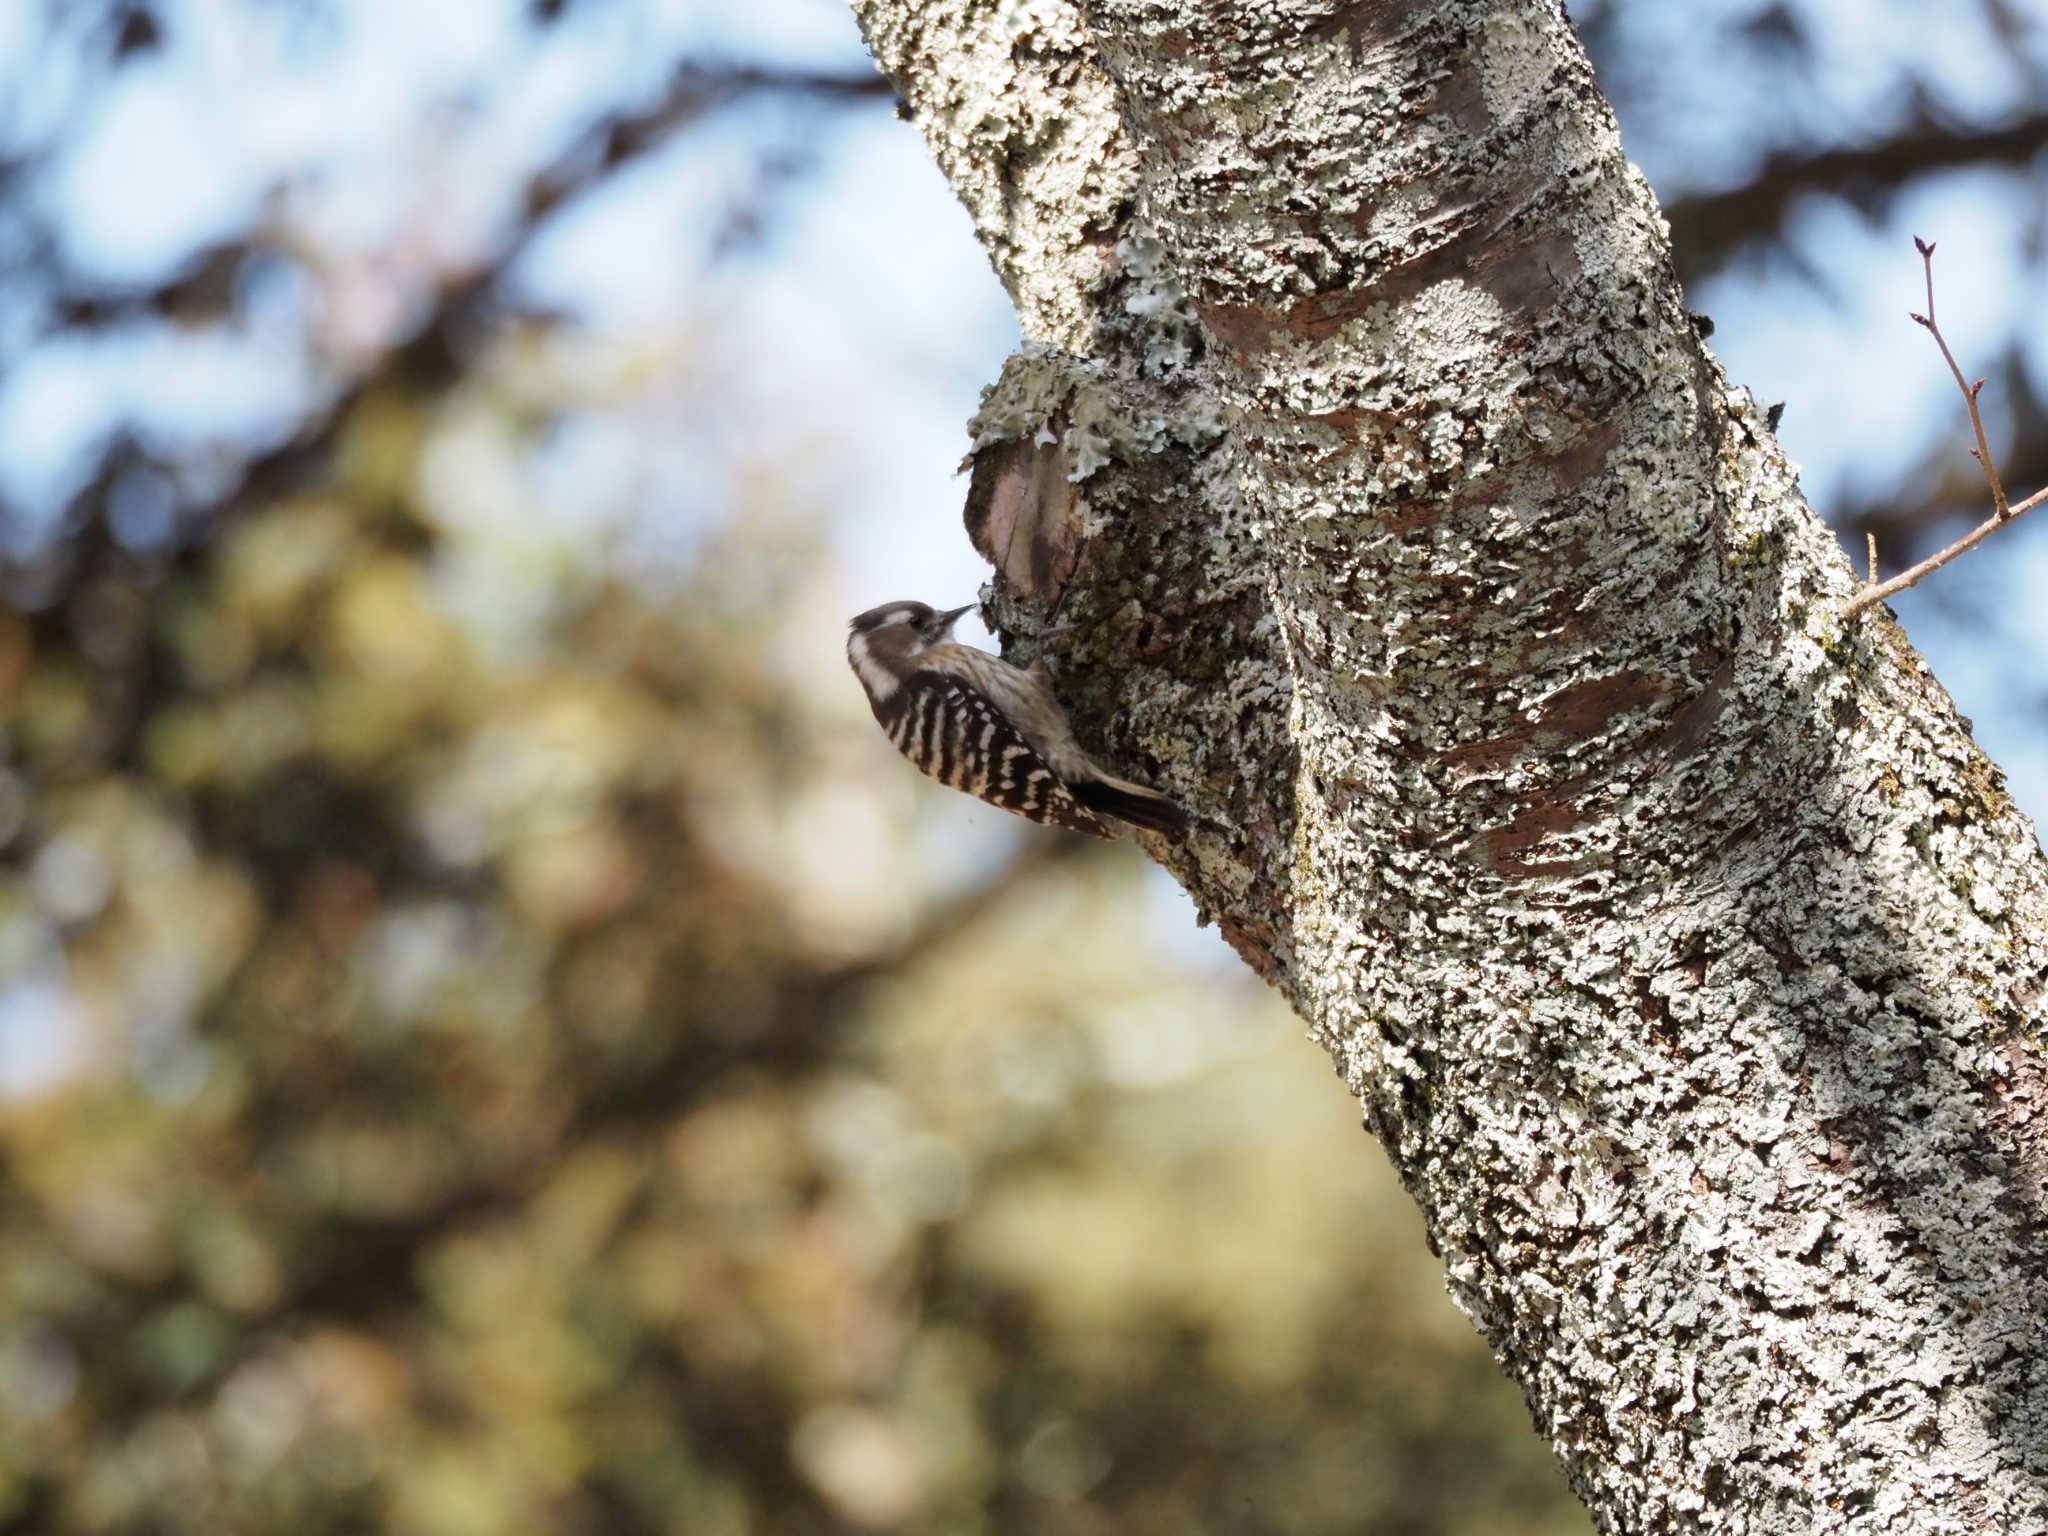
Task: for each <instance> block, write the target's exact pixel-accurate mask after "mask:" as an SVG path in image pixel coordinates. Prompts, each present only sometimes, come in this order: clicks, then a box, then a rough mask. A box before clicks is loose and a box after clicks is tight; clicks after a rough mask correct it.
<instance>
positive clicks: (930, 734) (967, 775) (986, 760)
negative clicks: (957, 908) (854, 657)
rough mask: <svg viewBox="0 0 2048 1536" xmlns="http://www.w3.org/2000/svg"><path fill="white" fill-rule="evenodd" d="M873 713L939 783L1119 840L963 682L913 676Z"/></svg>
mask: <svg viewBox="0 0 2048 1536" xmlns="http://www.w3.org/2000/svg"><path fill="white" fill-rule="evenodd" d="M875 715H876V718H877V719H878V720H880V722H881V725H882V729H883V730H884V731H885V732H886V733H887V734H888V737H889V739H890V740H891V741H893V742H894V743H896V749H897V750H898V751H899V752H901V753H902V754H903V755H904V756H905V757H907V758H909V759H910V760H911V761H912V762H913V763H915V764H916V765H917V766H918V767H919V768H920V769H922V770H923V771H924V772H926V773H928V774H930V775H931V776H932V777H933V778H935V779H937V780H938V781H939V782H940V783H941V784H944V785H947V786H948V787H950V788H953V789H957V790H960V791H962V792H963V793H965V794H970V795H972V796H974V797H975V798H976V799H977V800H986V801H987V802H988V803H989V804H990V805H994V806H1000V807H1001V808H1002V809H1003V810H1006V811H1014V812H1016V813H1017V814H1018V815H1019V816H1028V817H1030V818H1031V820H1033V821H1037V822H1043V823H1045V824H1046V825H1048V826H1055V827H1066V828H1068V829H1070V830H1072V831H1075V832H1087V833H1090V834H1092V835H1093V836H1095V837H1114V836H1116V833H1115V831H1114V830H1113V829H1112V828H1111V827H1110V826H1109V825H1108V824H1107V823H1106V822H1104V821H1103V820H1102V818H1101V817H1099V816H1097V815H1096V814H1095V813H1094V812H1092V811H1090V810H1089V809H1088V808H1087V807H1086V806H1084V805H1082V804H1081V803H1080V802H1079V801H1078V800H1076V799H1075V798H1074V797H1073V795H1072V794H1070V793H1068V790H1067V786H1066V785H1065V784H1063V783H1061V782H1060V778H1059V775H1057V774H1055V773H1054V772H1053V771H1052V769H1050V768H1049V767H1047V766H1046V764H1045V760H1044V759H1043V758H1041V757H1040V756H1039V755H1038V753H1037V752H1035V751H1034V750H1032V747H1031V743H1029V742H1028V741H1026V740H1025V739H1024V737H1023V736H1022V735H1021V734H1020V733H1019V732H1018V730H1017V728H1016V727H1015V726H1013V725H1011V724H1010V722H1009V721H1008V720H1006V719H1005V718H1004V717H1003V715H1002V712H1001V711H1000V710H998V709H997V708H996V707H995V706H994V705H993V704H991V703H990V702H989V701H988V700H987V699H986V698H985V697H983V696H982V695H981V694H980V693H978V692H976V691H975V690H974V689H972V688H969V687H967V686H966V685H965V684H963V683H962V682H961V681H960V680H959V679H958V678H955V677H951V676H948V675H947V674H946V673H944V672H935V671H929V670H925V671H918V672H913V673H911V674H910V676H909V677H908V678H906V679H905V680H904V683H903V686H902V687H900V688H898V689H897V690H896V691H895V693H894V694H892V695H891V696H890V698H889V700H888V702H887V703H886V704H883V705H881V706H878V707H877V708H876V710H875Z"/></svg>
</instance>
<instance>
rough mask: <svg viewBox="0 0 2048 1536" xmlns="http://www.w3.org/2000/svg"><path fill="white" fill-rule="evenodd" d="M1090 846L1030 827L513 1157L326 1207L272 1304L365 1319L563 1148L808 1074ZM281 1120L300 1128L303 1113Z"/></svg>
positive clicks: (525, 1187)
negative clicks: (1015, 847) (341, 1211)
mask: <svg viewBox="0 0 2048 1536" xmlns="http://www.w3.org/2000/svg"><path fill="white" fill-rule="evenodd" d="M1094 851H1095V846H1094V845H1093V844H1092V843H1085V842H1083V840H1082V839H1080V838H1069V837H1039V838H1032V839H1030V840H1028V841H1027V842H1026V843H1025V844H1024V845H1023V846H1022V847H1021V848H1020V849H1019V851H1018V853H1017V854H1016V856H1015V857H1014V858H1012V859H1010V860H1009V861H1007V862H1006V863H1005V864H1003V865H1002V866H1001V867H1000V868H999V869H997V870H996V871H994V872H993V873H992V874H990V875H989V876H988V877H987V878H985V879H983V880H982V881H981V882H979V883H978V884H977V885H975V886H974V887H972V888H971V889H970V890H968V891H965V892H963V893H961V894H960V895H958V896H956V897H954V898H952V899H951V900H948V901H944V902H940V903H938V904H937V905H935V906H934V907H933V909H932V910H931V911H930V912H928V913H927V914H926V916H925V918H924V920H923V921H922V922H920V923H919V924H918V925H917V927H916V928H915V929H914V930H912V932H911V933H910V934H909V935H908V936H907V937H905V938H904V939H903V940H902V942H901V943H899V944H897V945H896V946H894V947H893V948H891V949H889V950H886V951H884V952H882V953H879V954H875V955H869V956H865V957H863V958H861V959H858V960H855V961H852V962H850V963H849V964H847V965H844V966H841V967H837V968H834V969H830V970H824V971H814V972H809V973H806V972H803V971H802V970H801V969H798V968H792V969H790V970H788V971H785V972H782V973H780V974H779V975H778V977H777V980H778V982H779V983H780V985H779V986H778V989H777V993H776V997H775V1001H774V1005H773V1006H772V1007H771V1008H770V1009H767V1010H765V1012H764V1018H763V1020H762V1022H761V1024H760V1027H758V1028H756V1029H753V1030H750V1031H749V1032H748V1033H747V1034H746V1036H745V1037H744V1038H741V1039H736V1040H725V1039H712V1038H709V1037H707V1036H706V1035H705V1034H704V1033H703V1032H702V1031H691V1030H688V1029H685V1030H681V1031H678V1032H676V1033H675V1034H674V1036H673V1037H672V1039H673V1048H672V1050H671V1052H670V1055H669V1056H668V1058H667V1059H666V1060H665V1061H659V1062H656V1063H654V1064H653V1065H652V1066H650V1067H648V1068H646V1069H644V1070H640V1071H636V1072H634V1073H632V1074H630V1075H629V1076H624V1077H620V1078H616V1079H614V1080H612V1082H611V1083H609V1084H607V1085H605V1086H603V1087H601V1088H600V1089H599V1090H598V1091H596V1092H594V1093H590V1094H588V1095H587V1096H586V1097H584V1098H582V1099H581V1100H580V1102H578V1103H576V1104H574V1105H573V1106H572V1107H571V1108H570V1109H569V1111H568V1113H566V1114H564V1115H563V1116H561V1117H560V1119H559V1121H558V1122H556V1123H554V1124H551V1125H549V1126H548V1127H547V1128H546V1129H545V1130H539V1129H536V1131H535V1134H534V1135H533V1137H532V1139H531V1140H530V1141H529V1142H527V1143H526V1144H525V1145H524V1146H523V1147H522V1148H521V1157H520V1160H519V1162H518V1163H517V1164H516V1165H515V1166H513V1167H510V1168H500V1169H498V1170H495V1171H494V1172H493V1173H492V1174H490V1175H489V1176H488V1177H485V1178H481V1179H477V1180H474V1181H471V1182H468V1183H465V1184H462V1185H460V1186H458V1187H457V1188H454V1189H452V1190H449V1191H447V1192H446V1193H444V1194H443V1195H442V1196H441V1197H440V1198H438V1199H437V1200H435V1201H433V1202H432V1203H431V1204H430V1205H428V1206H426V1207H425V1208H423V1209H421V1210H419V1211H416V1212H413V1213H411V1214H409V1215H407V1216H403V1217H399V1218H395V1219H385V1220H379V1221H359V1222H353V1223H347V1222H343V1221H341V1220H340V1219H339V1218H334V1217H330V1218H329V1221H330V1232H329V1235H330V1236H331V1237H333V1239H334V1240H333V1241H332V1242H331V1243H328V1244H327V1245H326V1246H325V1247H324V1248H323V1250H322V1251H321V1252H320V1253H318V1254H317V1255H308V1256H305V1257H306V1260H307V1262H306V1266H305V1269H304V1270H303V1271H302V1274H301V1278H300V1282H299V1284H298V1286H297V1288H296V1289H295V1290H293V1291H291V1292H290V1293H289V1294H287V1295H285V1296H283V1297H281V1298H280V1299H279V1301H278V1303H277V1308H276V1310H277V1311H279V1312H280V1313H290V1314H292V1315H293V1316H295V1317H300V1318H303V1317H305V1316H307V1315H309V1314H319V1315H322V1316H327V1317H331V1318H340V1319H368V1318H372V1317H375V1316H377V1315H378V1314H380V1313H383V1312H386V1311H391V1310H396V1309H400V1308H403V1307H406V1306H409V1305H411V1304H412V1302H413V1301H414V1299H415V1297H414V1294H413V1287H414V1279H415V1276H414V1270H415V1266H416V1263H417V1260H418V1258H419V1256H420V1255H421V1254H422V1253H424V1252H426V1251H427V1250H428V1249H430V1248H432V1247H434V1246H435V1245H437V1244H440V1243H443V1242H445V1241H446V1240H447V1239H448V1238H449V1237H450V1236H451V1235H452V1234H453V1233H455V1232H456V1231H459V1230H460V1229H461V1228H463V1227H465V1226H468V1227H474V1226H480V1225H486V1224H488V1223H490V1222H492V1221H495V1220H499V1219H501V1218H504V1217H506V1216H508V1215H511V1214H513V1213H515V1212H516V1211H518V1210H519V1209H520V1208H521V1207H523V1206H524V1204H525V1203H526V1202H527V1201H529V1200H531V1199H532V1198H533V1197H534V1196H535V1195H537V1194H538V1193H539V1192H540V1189H541V1187H542V1185H543V1183H544V1181H545V1180H546V1178H547V1177H548V1175H550V1174H551V1173H553V1172H554V1171H556V1170H557V1169H559V1168H560V1167H561V1165H562V1161H563V1155H564V1149H565V1148H569V1147H574V1146H588V1145H591V1144H593V1143H595V1142H598V1141H601V1140H603V1139H604V1138H606V1137H620V1136H627V1137H630V1136H633V1135H637V1134H640V1133H642V1132H648V1133H652V1132H655V1131H657V1130H658V1129H659V1128H660V1127H662V1126H665V1125H668V1124H671V1123H673V1122H674V1121H675V1120H676V1118H677V1117H678V1116H680V1115H683V1114H685V1113H687V1112H688V1111H689V1110H690V1109H692V1108H693V1107H695V1106H696V1105H697V1104H698V1103H699V1102H701V1101H702V1100H703V1099H704V1098H705V1097H706V1096H707V1095H709V1094H711V1093H713V1092H715V1091H716V1090H717V1089H719V1088H721V1087H724V1086H727V1085H730V1084H731V1083H734V1082H736V1081H747V1080H749V1079H750V1078H754V1077H768V1078H772V1079H773V1080H775V1081H777V1082H780V1083H783V1084H795V1083H800V1082H802V1081H804V1080H805V1079H806V1078H807V1077H809V1076H811V1075H812V1074H814V1073H816V1072H817V1071H819V1070H820V1069H822V1068H823V1067H824V1066H825V1065H826V1064H827V1063H828V1062H829V1061H831V1060H832V1059H833V1058H834V1057H835V1056H836V1055H837V1054H838V1053H839V1052H840V1050H841V1048H842V1046H843V1044H844V1039H843V1036H842V1035H841V1033H840V1031H839V1029H838V1027H837V1026H838V1025H839V1024H840V1022H841V1021H843V1020H844V1019H846V1018H848V1017H850V1016H851V1013H852V1010H850V1009H848V1008H847V1007H845V1006H844V1005H845V1004H846V1003H847V1002H848V1001H849V1000H850V999H851V998H852V996H853V995H854V994H855V993H856V992H858V991H859V990H860V989H861V988H862V987H865V986H868V985H870V984H871V983H873V982H875V981H878V980H880V979H882V978H884V977H887V976H892V975H902V974H905V973H907V972H910V971H912V970H914V969H915V968H916V967H917V966H919V965H921V964H923V963H924V962H926V961H927V960H929V959H931V958H932V957H933V956H935V955H938V954H940V953H941V952H943V951H944V950H945V949H946V948H947V947H948V946H949V945H951V944H953V943H954V942H955V941H956V940H958V939H959V938H960V937H961V936H962V935H963V934H965V933H966V932H967V931H968V930H970V929H972V928H973V927H974V925H975V924H977V923H979V922H981V921H983V920H984V919H986V918H987V917H988V916H989V915H990V914H991V913H993V912H995V911H997V910H998V909H1000V908H1001V907H1002V906H1003V905H1004V904H1005V903H1007V902H1010V901H1013V900H1015V899H1016V898H1017V895H1018V891H1019V888H1020V887H1021V886H1023V885H1025V884H1027V883H1028V882H1030V881H1032V880H1034V879H1036V878H1037V877H1038V876H1040V875H1042V874H1044V873H1046V872H1047V871H1051V870H1057V869H1059V868H1061V867H1063V866H1065V865H1067V864H1069V863H1071V862H1072V861H1073V860H1075V859H1077V858H1081V857H1086V856H1087V855H1089V854H1090V853H1092V852H1094ZM286 1119H287V1122H288V1123H290V1124H291V1125H292V1127H293V1128H294V1129H296V1128H298V1127H299V1126H301V1125H302V1124H303V1122H302V1121H299V1120H297V1119H295V1118H293V1117H290V1116H287V1117H286ZM282 1128H283V1126H282V1124H281V1126H280V1129H282Z"/></svg>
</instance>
